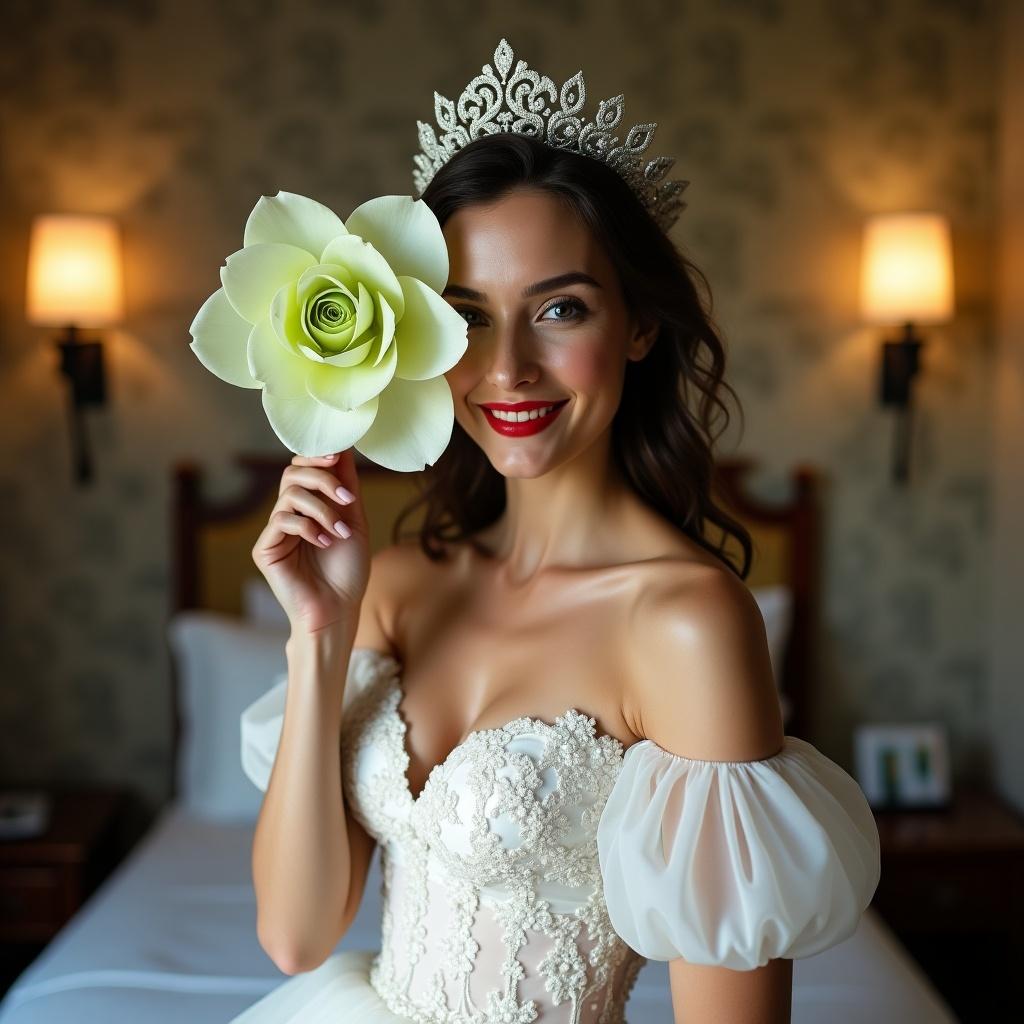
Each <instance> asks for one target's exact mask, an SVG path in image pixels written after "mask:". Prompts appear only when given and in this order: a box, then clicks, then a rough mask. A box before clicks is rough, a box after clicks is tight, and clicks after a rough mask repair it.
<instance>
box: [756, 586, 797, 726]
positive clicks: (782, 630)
mask: <svg viewBox="0 0 1024 1024" xmlns="http://www.w3.org/2000/svg"><path fill="white" fill-rule="evenodd" d="M750 592H751V593H752V594H753V595H754V600H756V601H757V606H758V608H760V609H761V617H762V618H763V619H764V631H765V635H766V637H767V639H768V654H769V656H770V657H771V662H772V673H773V675H774V676H775V685H776V687H778V686H779V685H780V683H781V682H782V667H783V661H784V659H785V657H786V647H787V645H788V643H789V632H790V629H791V627H792V625H793V592H792V591H791V590H790V588H789V587H787V586H786V585H785V584H784V583H773V584H771V585H769V586H763V587H751V588H750ZM779 700H780V703H781V704H782V720H783V723H785V722H787V721H788V720H789V716H790V713H791V711H792V706H791V704H790V701H789V698H788V697H786V695H785V694H783V693H780V694H779Z"/></svg>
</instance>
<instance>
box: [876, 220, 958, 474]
mask: <svg viewBox="0 0 1024 1024" xmlns="http://www.w3.org/2000/svg"><path fill="white" fill-rule="evenodd" d="M861 314H862V316H863V318H864V320H865V321H867V322H868V323H873V324H880V325H892V324H899V323H902V324H903V337H902V338H900V339H899V340H893V341H886V342H884V343H883V345H882V362H881V375H880V376H881V379H880V398H881V401H882V404H883V405H889V406H893V407H894V408H895V411H896V422H895V445H894V453H893V479H894V480H895V481H896V482H897V483H901V484H902V483H905V482H906V480H907V478H908V476H909V467H910V406H911V402H910V399H911V392H912V384H913V379H914V376H915V374H916V373H917V371H918V366H919V352H920V349H921V346H922V345H923V344H924V341H923V339H922V338H921V336H920V335H919V334H918V333H917V332H916V331H915V329H914V328H915V325H916V324H920V323H930V324H935V323H943V322H945V321H947V320H949V319H951V317H952V316H953V249H952V244H951V242H950V231H949V222H948V221H947V220H946V218H945V217H944V216H942V215H941V214H937V213H894V214H879V215H877V216H874V217H870V218H869V219H868V221H867V223H866V224H865V227H864V251H863V261H862V264H861Z"/></svg>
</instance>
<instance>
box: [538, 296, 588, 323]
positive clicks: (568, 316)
mask: <svg viewBox="0 0 1024 1024" xmlns="http://www.w3.org/2000/svg"><path fill="white" fill-rule="evenodd" d="M585 309H586V307H585V306H584V305H583V303H582V302H580V301H579V299H559V300H558V301H557V302H553V303H552V304H551V305H550V306H548V308H547V309H546V310H544V316H543V317H542V318H541V319H543V320H575V319H577V318H578V317H579V316H582V314H583V312H584V311H585ZM553 310H554V311H556V313H555V315H554V316H551V317H549V316H548V315H547V314H548V313H550V312H552V311H553ZM558 310H561V311H562V312H557V311H558ZM566 310H567V311H568V312H565V311H566Z"/></svg>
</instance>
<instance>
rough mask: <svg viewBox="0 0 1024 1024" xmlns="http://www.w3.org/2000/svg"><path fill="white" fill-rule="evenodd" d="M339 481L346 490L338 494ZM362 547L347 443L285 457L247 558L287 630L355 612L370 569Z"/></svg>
mask: <svg viewBox="0 0 1024 1024" xmlns="http://www.w3.org/2000/svg"><path fill="white" fill-rule="evenodd" d="M339 486H340V487H341V488H343V490H344V491H347V495H348V496H349V497H342V496H341V495H339V493H338V490H337V489H338V487H339ZM338 522H340V523H341V524H342V529H341V531H339V530H338V529H336V528H335V525H334V524H335V523H338ZM346 533H347V536H346ZM369 547H370V545H369V528H368V526H367V522H366V516H365V513H364V510H363V503H362V498H361V492H360V489H359V478H358V476H357V475H356V468H355V456H354V454H353V449H351V448H349V449H346V450H345V451H343V452H339V453H336V454H334V455H324V456H317V457H312V458H307V457H305V456H301V455H296V456H295V457H294V458H293V459H292V461H291V464H290V465H288V466H286V467H285V470H284V472H283V473H282V474H281V486H280V489H279V492H278V499H277V502H276V503H275V505H274V509H273V511H272V512H271V514H270V519H269V521H268V522H267V525H266V526H265V527H264V528H263V531H262V533H260V535H259V537H258V538H257V540H256V544H255V546H254V547H253V549H252V558H253V561H254V562H255V563H256V567H257V568H258V569H259V570H260V572H261V573H263V575H264V577H265V578H266V581H267V583H268V584H269V585H270V589H271V590H272V591H273V592H274V594H275V596H276V597H277V599H278V601H279V602H280V603H281V607H282V608H283V609H284V611H285V613H286V614H287V616H288V621H289V622H290V623H291V627H292V634H293V635H294V634H296V633H309V634H312V633H315V632H317V631H319V630H323V629H328V628H330V627H332V626H333V625H335V624H337V623H339V622H340V621H341V620H342V619H343V618H346V617H348V616H350V615H351V614H353V613H355V614H358V611H359V606H360V604H361V603H362V600H363V594H364V593H365V592H366V584H367V581H368V579H369V575H370V552H369Z"/></svg>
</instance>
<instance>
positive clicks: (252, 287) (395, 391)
mask: <svg viewBox="0 0 1024 1024" xmlns="http://www.w3.org/2000/svg"><path fill="white" fill-rule="evenodd" d="M220 279H221V284H222V287H221V288H218V289H217V291H215V292H214V293H213V294H212V295H211V296H210V297H209V298H208V299H207V300H206V302H204V303H203V305H202V307H201V308H200V310H199V312H198V313H197V314H196V318H195V320H194V321H193V322H192V326H191V327H190V328H189V333H190V334H191V335H192V339H193V340H192V343H191V348H192V350H193V351H194V352H195V354H196V355H197V356H198V357H199V361H200V362H201V363H202V364H203V365H204V366H205V367H206V368H207V369H208V370H210V371H212V372H213V373H215V374H216V375H217V376H218V377H220V378H221V379H222V380H226V381H227V382H228V383H229V384H235V385H237V386H238V387H243V388H262V390H263V408H264V410H265V411H266V414H267V418H268V419H269V420H270V425H271V426H272V427H273V428H274V432H275V433H276V434H277V436H278V437H279V438H280V439H281V441H282V442H283V443H284V444H285V446H286V447H287V448H289V449H290V450H291V451H293V452H295V453H296V454H297V455H326V454H329V453H331V452H336V451H342V450H344V449H346V448H349V447H352V446H354V447H355V449H356V450H357V451H359V452H361V453H362V454H363V455H365V456H366V457H367V458H368V459H372V460H373V461H374V462H376V463H378V464H379V465H381V466H385V467H387V468H388V469H393V470H396V471H399V472H414V471H417V470H421V469H423V468H424V466H425V465H427V464H432V463H434V462H436V461H437V459H438V458H439V457H440V455H441V453H442V452H443V451H444V450H445V448H446V447H447V445H448V442H449V441H450V440H451V435H452V426H453V422H454V411H455V410H454V405H453V402H452V394H451V389H450V388H449V387H448V382H447V380H445V378H444V376H443V374H444V373H445V371H446V370H449V369H451V368H452V367H453V366H454V365H455V364H456V363H457V362H458V361H459V359H460V358H461V356H462V354H463V353H464V352H465V351H466V344H467V341H466V338H467V335H466V331H467V327H468V325H467V323H466V320H465V319H464V318H463V317H462V316H461V315H460V314H458V313H457V312H455V310H454V309H452V307H451V306H449V305H448V303H447V302H445V300H444V299H442V298H441V295H440V293H441V291H442V290H443V288H444V286H445V284H446V283H447V280H448V249H447V247H446V245H445V241H444V236H443V235H442V233H441V226H440V224H439V223H438V221H437V218H436V217H435V216H434V214H433V211H432V210H431V209H430V207H428V206H427V205H426V203H424V202H423V201H422V200H420V199H416V200H414V199H413V198H412V197H411V196H380V197H378V198H376V199H371V200H369V201H368V202H365V203H363V204H362V205H361V206H358V207H356V209H355V210H353V211H352V213H351V215H350V216H349V218H348V220H347V221H345V222H344V223H343V222H342V221H341V219H340V218H339V217H338V216H337V214H335V213H333V212H332V211H331V210H329V209H328V208H327V207H326V206H323V205H322V204H320V203H318V202H316V201H315V200H312V199H307V198H306V197H305V196H300V195H295V194H294V193H292V192H278V193H277V195H276V196H262V197H261V198H260V200H259V202H258V203H257V204H256V206H255V207H254V208H253V211H252V213H250V214H249V219H248V220H247V221H246V224H245V234H244V237H243V248H241V249H239V250H238V252H235V253H232V254H231V255H230V256H229V257H228V258H227V260H226V262H225V265H224V266H223V267H221V271H220Z"/></svg>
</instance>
